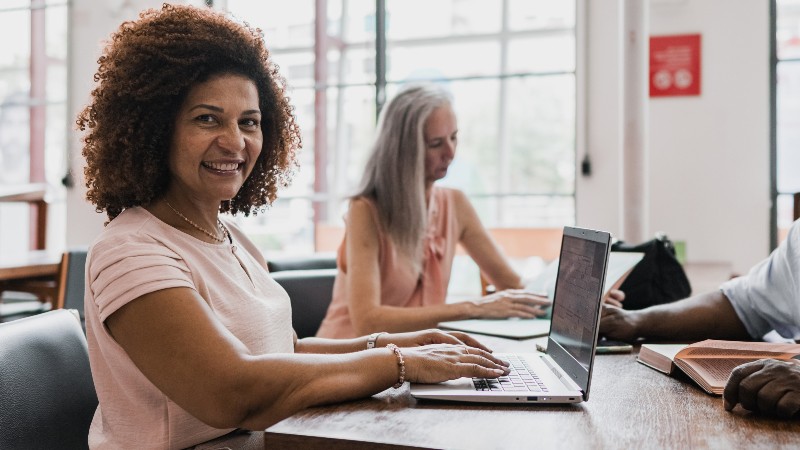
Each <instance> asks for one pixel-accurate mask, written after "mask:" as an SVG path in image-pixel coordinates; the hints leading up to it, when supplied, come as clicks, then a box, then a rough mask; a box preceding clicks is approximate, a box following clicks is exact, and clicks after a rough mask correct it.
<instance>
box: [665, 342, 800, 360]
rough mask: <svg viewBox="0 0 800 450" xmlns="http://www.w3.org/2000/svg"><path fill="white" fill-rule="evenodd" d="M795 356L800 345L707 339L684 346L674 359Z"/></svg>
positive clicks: (798, 351) (799, 351)
mask: <svg viewBox="0 0 800 450" xmlns="http://www.w3.org/2000/svg"><path fill="white" fill-rule="evenodd" d="M797 355H800V344H783V343H778V344H776V343H772V342H746V341H718V340H713V339H708V340H705V341H701V342H697V343H695V344H690V345H688V346H686V348H685V349H683V350H682V351H681V352H679V353H678V354H677V355H676V356H675V357H676V358H680V359H695V358H742V359H747V360H748V361H756V360H759V359H764V358H773V359H792V358H793V357H795V356H797Z"/></svg>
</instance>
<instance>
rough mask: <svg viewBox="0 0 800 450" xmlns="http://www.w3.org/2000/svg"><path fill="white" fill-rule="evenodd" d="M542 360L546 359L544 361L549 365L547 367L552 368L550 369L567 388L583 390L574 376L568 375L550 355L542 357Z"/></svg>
mask: <svg viewBox="0 0 800 450" xmlns="http://www.w3.org/2000/svg"><path fill="white" fill-rule="evenodd" d="M542 360H544V363H545V364H546V365H547V367H549V368H550V371H551V372H553V374H554V375H555V376H556V377H558V380H559V381H561V383H562V384H563V385H564V386H565V387H566V388H567V389H569V390H571V391H579V392H583V389H581V387H580V386H578V384H577V383H575V381H574V380H573V379H572V378H570V377H569V376H567V374H565V373H564V371H563V370H562V369H561V367H559V366H558V365H557V364H555V363H554V362H553V360H552V359H551V358H550V357H547V356H545V357H542Z"/></svg>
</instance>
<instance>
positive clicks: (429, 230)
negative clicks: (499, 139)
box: [317, 85, 549, 338]
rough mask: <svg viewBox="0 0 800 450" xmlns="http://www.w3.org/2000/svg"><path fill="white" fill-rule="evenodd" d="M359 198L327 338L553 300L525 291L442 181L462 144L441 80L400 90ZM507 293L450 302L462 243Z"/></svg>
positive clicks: (519, 310) (519, 309)
mask: <svg viewBox="0 0 800 450" xmlns="http://www.w3.org/2000/svg"><path fill="white" fill-rule="evenodd" d="M378 128H379V129H378V137H377V139H376V142H375V144H374V147H373V152H372V156H371V158H370V160H369V163H368V165H367V169H366V171H365V174H364V179H363V181H362V187H361V188H360V192H359V194H358V195H356V196H355V197H354V198H353V200H352V201H351V204H350V210H349V212H348V215H347V218H346V222H347V230H346V233H345V239H344V242H342V245H341V246H340V248H339V253H338V267H339V273H338V274H337V276H336V281H335V284H334V288H333V301H332V303H331V306H330V308H329V309H328V313H327V316H326V317H325V320H324V321H323V322H322V325H321V326H320V329H319V331H318V332H317V336H320V337H336V338H347V337H353V336H357V335H360V334H364V333H373V332H381V331H392V332H402V331H411V330H420V329H424V328H431V327H435V326H436V324H438V323H439V322H441V321H445V320H459V319H468V318H504V317H526V318H530V317H536V316H539V315H541V314H543V313H544V311H543V310H542V305H546V304H549V300H547V299H546V298H543V297H539V296H536V295H533V294H529V293H526V292H523V291H522V290H521V289H520V288H521V287H522V283H521V279H520V276H519V275H518V274H516V273H515V272H514V270H513V269H512V268H511V267H510V266H509V264H508V262H507V261H506V260H505V258H504V257H503V256H502V254H501V252H500V250H499V249H498V247H497V246H496V245H495V244H494V242H493V241H492V239H491V238H490V237H489V234H488V233H487V231H486V229H485V228H484V227H483V225H482V224H481V223H480V220H479V219H478V215H477V213H476V212H475V210H474V208H473V207H472V205H471V204H470V203H469V201H468V200H467V198H466V196H465V195H464V194H463V193H462V192H460V191H458V190H455V189H445V188H440V187H435V186H434V182H435V181H436V180H439V179H441V178H443V177H444V176H445V175H446V174H447V168H448V167H449V165H450V163H451V162H452V160H453V157H454V155H455V149H456V143H457V139H456V136H457V132H458V129H457V126H456V118H455V114H454V113H453V109H452V107H451V100H450V97H449V95H448V94H447V93H446V92H445V91H444V90H442V89H441V88H439V87H437V86H434V85H424V86H414V87H411V88H407V89H405V90H403V91H402V92H401V93H399V94H398V95H397V96H396V97H395V98H394V99H392V101H391V102H389V103H388V104H387V105H386V107H385V108H384V110H383V113H382V116H381V120H380V123H379V126H378ZM459 243H460V244H461V246H462V247H463V248H464V249H465V250H466V251H467V253H469V255H470V256H471V257H472V258H473V259H474V260H475V262H476V263H477V264H478V266H479V267H480V269H481V272H482V273H483V274H484V275H485V276H486V277H487V278H488V279H489V281H491V283H492V284H494V285H495V286H496V287H497V288H498V290H499V292H498V293H496V294H493V295H489V296H486V297H483V298H476V299H474V300H473V301H467V302H460V303H451V304H448V303H446V302H445V298H446V295H447V284H448V282H449V280H450V268H451V265H452V262H453V256H454V254H455V247H456V244H459Z"/></svg>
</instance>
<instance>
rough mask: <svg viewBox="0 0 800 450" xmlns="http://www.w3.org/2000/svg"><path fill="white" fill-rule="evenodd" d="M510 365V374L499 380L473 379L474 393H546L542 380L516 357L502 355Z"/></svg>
mask: <svg viewBox="0 0 800 450" xmlns="http://www.w3.org/2000/svg"><path fill="white" fill-rule="evenodd" d="M503 358H504V359H506V360H507V361H508V362H509V363H510V364H511V366H510V368H511V373H509V374H508V375H504V376H502V377H499V378H473V379H472V383H473V384H474V385H475V390H476V391H518V392H519V391H524V392H547V387H545V385H544V383H543V382H542V380H541V379H540V378H539V376H538V375H536V373H535V372H534V371H533V370H531V368H530V367H528V364H527V363H525V361H524V360H522V359H520V358H519V357H518V356H517V355H513V354H506V355H503Z"/></svg>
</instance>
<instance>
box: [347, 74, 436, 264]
mask: <svg viewBox="0 0 800 450" xmlns="http://www.w3.org/2000/svg"><path fill="white" fill-rule="evenodd" d="M450 105H452V97H451V96H450V94H449V93H448V92H447V91H446V90H444V89H443V88H442V87H440V86H438V85H435V84H424V85H414V86H409V87H406V88H404V89H403V90H402V91H400V92H399V93H398V94H397V95H396V96H395V97H394V98H393V99H392V100H391V101H389V103H387V104H386V105H385V106H384V108H383V111H381V115H380V118H379V119H378V130H377V137H376V138H375V142H374V143H373V145H372V153H371V155H370V157H369V160H368V161H367V166H366V168H365V170H364V176H363V178H362V179H361V185H360V186H359V188H358V191H357V194H356V195H355V196H354V197H361V196H364V197H369V198H372V199H373V200H374V201H375V204H376V205H377V207H378V218H379V220H380V221H381V225H382V227H383V229H384V230H385V231H386V232H387V233H388V234H389V238H390V239H391V240H392V242H393V243H394V245H395V247H396V248H397V250H398V252H399V253H400V254H402V255H404V256H406V257H408V258H409V260H410V261H411V262H412V264H413V265H414V267H415V268H416V269H417V270H419V269H420V267H421V262H422V241H423V237H424V233H425V228H426V226H427V211H426V207H425V151H426V147H425V137H424V134H423V131H424V128H425V121H427V120H428V117H430V115H431V113H432V112H433V110H435V109H436V108H439V107H441V106H450Z"/></svg>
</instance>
